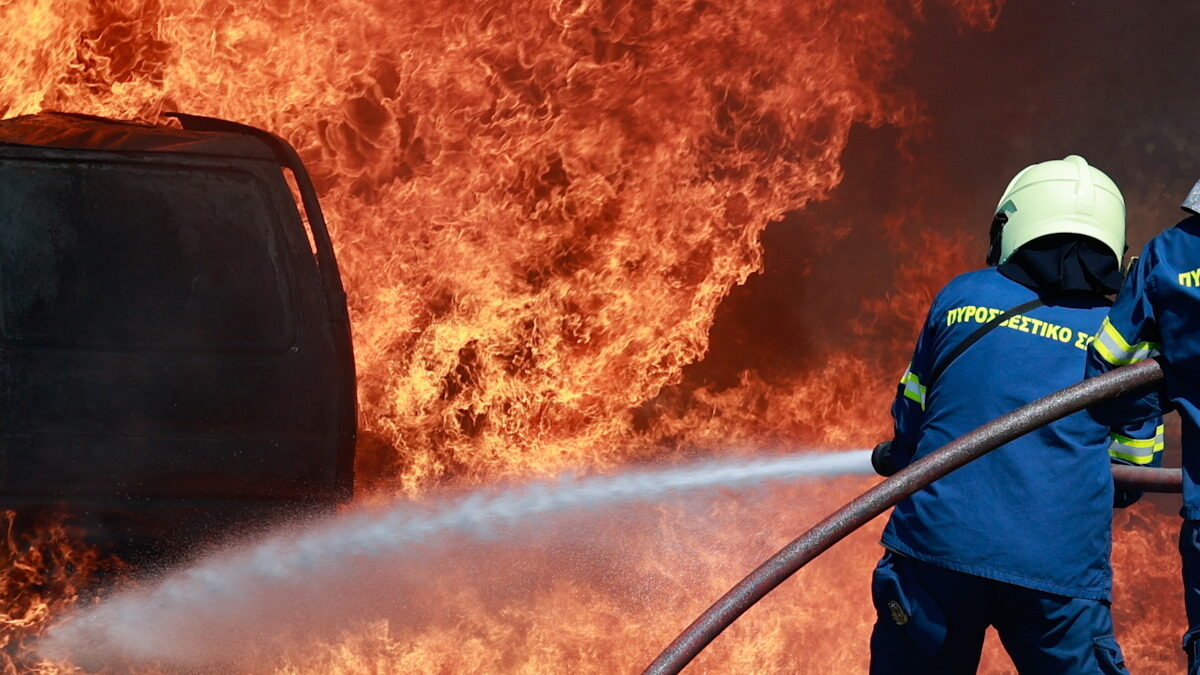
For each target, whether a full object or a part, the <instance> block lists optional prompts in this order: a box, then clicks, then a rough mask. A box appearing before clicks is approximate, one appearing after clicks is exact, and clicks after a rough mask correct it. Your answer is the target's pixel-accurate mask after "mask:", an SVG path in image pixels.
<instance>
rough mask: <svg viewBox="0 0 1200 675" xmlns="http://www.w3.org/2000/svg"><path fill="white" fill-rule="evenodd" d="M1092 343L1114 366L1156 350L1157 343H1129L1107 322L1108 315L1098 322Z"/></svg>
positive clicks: (1130, 361) (1137, 358) (1148, 354)
mask: <svg viewBox="0 0 1200 675" xmlns="http://www.w3.org/2000/svg"><path fill="white" fill-rule="evenodd" d="M1092 344H1093V345H1094V346H1095V347H1096V352H1097V353H1098V354H1100V357H1101V358H1103V359H1104V360H1105V361H1108V362H1109V363H1111V364H1112V365H1114V366H1124V365H1128V364H1130V363H1137V362H1138V361H1141V360H1143V359H1146V358H1149V357H1151V356H1154V355H1155V354H1156V353H1157V352H1158V345H1156V344H1155V343H1153V342H1139V343H1137V344H1136V345H1131V344H1129V341H1128V340H1126V339H1125V337H1124V336H1123V335H1121V333H1120V332H1119V331H1118V330H1117V329H1116V328H1115V327H1114V326H1113V325H1112V323H1111V322H1109V320H1108V317H1104V322H1103V323H1101V324H1100V330H1099V331H1098V332H1097V333H1096V340H1095V341H1094V342H1092Z"/></svg>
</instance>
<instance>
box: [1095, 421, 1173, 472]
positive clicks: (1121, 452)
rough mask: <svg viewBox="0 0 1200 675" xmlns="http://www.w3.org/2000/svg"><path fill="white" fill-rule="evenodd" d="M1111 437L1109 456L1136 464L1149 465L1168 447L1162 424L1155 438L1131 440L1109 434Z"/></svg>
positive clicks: (1155, 431) (1155, 432)
mask: <svg viewBox="0 0 1200 675" xmlns="http://www.w3.org/2000/svg"><path fill="white" fill-rule="evenodd" d="M1109 437H1110V438H1112V443H1110V444H1109V445H1108V454H1109V456H1110V457H1115V458H1117V459H1123V460H1125V461H1127V462H1133V463H1134V464H1149V463H1150V462H1152V461H1154V455H1156V454H1157V453H1160V452H1162V451H1163V448H1164V447H1166V443H1165V441H1164V440H1163V425H1161V424H1160V425H1158V428H1157V429H1155V430H1154V438H1129V437H1128V436H1122V435H1121V434H1109Z"/></svg>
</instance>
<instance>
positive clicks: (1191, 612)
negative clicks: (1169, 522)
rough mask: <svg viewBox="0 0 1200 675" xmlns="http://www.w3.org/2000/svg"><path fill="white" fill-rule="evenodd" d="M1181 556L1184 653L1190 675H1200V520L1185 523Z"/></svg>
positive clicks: (1181, 539)
mask: <svg viewBox="0 0 1200 675" xmlns="http://www.w3.org/2000/svg"><path fill="white" fill-rule="evenodd" d="M1179 555H1180V556H1181V557H1182V558H1183V601H1184V602H1183V604H1184V605H1185V606H1186V607H1187V618H1188V632H1187V633H1185V634H1184V636H1183V651H1185V652H1187V655H1188V675H1200V656H1198V655H1197V651H1198V650H1200V639H1198V638H1200V520H1185V521H1183V527H1181V528H1180V529H1179Z"/></svg>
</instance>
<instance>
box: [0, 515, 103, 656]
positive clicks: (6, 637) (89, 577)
mask: <svg viewBox="0 0 1200 675" xmlns="http://www.w3.org/2000/svg"><path fill="white" fill-rule="evenodd" d="M18 520H19V518H18V515H17V513H16V512H14V511H3V512H0V522H2V523H3V527H4V540H3V542H2V543H0V599H2V600H3V607H2V608H0V668H2V669H3V672H4V673H5V674H6V675H9V674H14V673H20V672H27V671H36V672H39V673H43V674H46V675H48V674H49V673H53V672H65V671H66V669H69V666H64V667H63V670H62V671H60V669H59V667H58V666H56V665H54V664H52V663H48V662H44V661H42V660H41V659H39V658H38V657H37V656H36V655H35V654H34V652H33V649H32V647H31V640H32V638H36V637H37V636H38V635H41V634H42V632H43V631H45V629H46V628H47V627H48V626H49V625H50V623H51V621H53V620H54V619H55V618H56V617H57V616H59V615H60V614H62V613H63V612H64V611H65V610H67V609H69V608H71V607H73V606H74V605H75V604H76V602H77V601H79V599H80V595H81V593H84V592H85V590H86V589H87V588H88V587H89V586H91V585H92V584H93V583H95V582H96V580H97V579H99V578H100V577H102V576H103V575H114V574H118V573H121V572H123V571H124V567H123V565H122V564H121V563H120V562H119V561H117V560H115V559H113V558H105V557H102V556H101V554H100V553H99V551H97V550H96V549H94V548H91V547H87V546H83V545H82V544H81V543H80V535H79V533H78V532H74V531H72V530H70V529H69V528H68V527H67V526H66V525H65V524H64V518H63V516H62V515H61V514H60V515H49V514H40V515H38V516H37V517H36V518H35V522H33V523H22V524H21V525H20V526H19V527H18Z"/></svg>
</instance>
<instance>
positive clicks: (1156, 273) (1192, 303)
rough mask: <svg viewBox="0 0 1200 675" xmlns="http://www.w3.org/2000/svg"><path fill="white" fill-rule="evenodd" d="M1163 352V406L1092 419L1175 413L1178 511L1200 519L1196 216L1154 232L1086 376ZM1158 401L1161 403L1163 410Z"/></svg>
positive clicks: (1109, 411) (1139, 406) (1108, 410)
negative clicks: (1179, 455) (1179, 456)
mask: <svg viewBox="0 0 1200 675" xmlns="http://www.w3.org/2000/svg"><path fill="white" fill-rule="evenodd" d="M1160 353H1161V354H1162V356H1163V358H1164V360H1165V361H1166V364H1165V365H1164V369H1165V371H1166V375H1167V386H1166V390H1165V401H1163V400H1162V397H1160V396H1142V397H1139V398H1138V399H1137V400H1136V401H1126V402H1124V403H1125V405H1123V406H1121V407H1120V408H1114V407H1113V406H1106V407H1102V408H1100V409H1098V410H1097V411H1096V415H1097V417H1098V418H1100V419H1102V420H1104V421H1106V422H1116V421H1120V420H1122V419H1132V418H1136V417H1137V416H1147V415H1153V414H1155V413H1157V412H1161V411H1160V410H1159V408H1160V407H1162V409H1163V410H1167V409H1176V410H1178V411H1179V416H1180V418H1181V421H1182V427H1183V428H1182V432H1183V438H1182V442H1183V511H1182V515H1183V517H1184V518H1187V519H1188V520H1197V519H1200V488H1198V487H1197V484H1198V483H1200V453H1198V452H1197V450H1198V448H1197V445H1198V444H1200V410H1198V409H1197V406H1198V405H1200V216H1192V217H1190V218H1187V219H1185V220H1184V221H1183V222H1181V223H1179V224H1178V225H1176V226H1175V227H1173V228H1171V229H1169V230H1167V231H1165V232H1163V233H1161V234H1159V235H1158V236H1157V237H1155V238H1154V239H1151V240H1150V243H1148V244H1146V247H1145V249H1144V250H1143V251H1142V257H1141V258H1140V259H1139V260H1138V263H1137V265H1136V266H1135V267H1134V269H1133V270H1132V271H1131V272H1130V274H1129V276H1128V278H1126V280H1125V285H1124V287H1122V288H1121V292H1120V293H1119V294H1118V295H1117V300H1116V303H1114V304H1113V307H1112V310H1110V311H1109V313H1108V318H1106V319H1105V320H1104V324H1103V325H1102V326H1101V329H1100V332H1099V333H1097V335H1096V340H1095V342H1094V343H1093V345H1092V349H1091V350H1090V351H1089V353H1088V368H1087V370H1088V374H1089V375H1095V374H1098V373H1102V372H1105V371H1108V370H1112V369H1113V368H1116V367H1117V366H1122V365H1125V364H1127V363H1134V362H1136V361H1140V360H1142V359H1144V358H1149V357H1151V356H1157V355H1158V354H1160ZM1160 401H1162V403H1161V404H1160Z"/></svg>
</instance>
